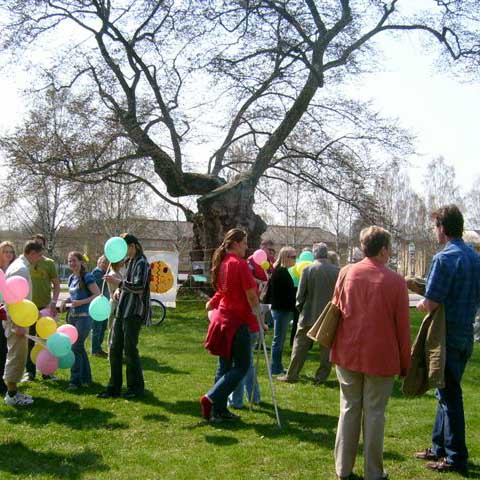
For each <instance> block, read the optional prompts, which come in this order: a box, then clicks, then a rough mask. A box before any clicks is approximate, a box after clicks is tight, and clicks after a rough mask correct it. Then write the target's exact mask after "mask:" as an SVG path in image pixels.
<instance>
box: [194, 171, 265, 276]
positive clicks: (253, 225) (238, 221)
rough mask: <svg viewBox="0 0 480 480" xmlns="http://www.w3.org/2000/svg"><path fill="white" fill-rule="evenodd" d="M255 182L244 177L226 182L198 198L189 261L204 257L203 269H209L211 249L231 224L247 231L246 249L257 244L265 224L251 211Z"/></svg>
mask: <svg viewBox="0 0 480 480" xmlns="http://www.w3.org/2000/svg"><path fill="white" fill-rule="evenodd" d="M254 194H255V185H254V184H253V182H252V181H251V179H249V178H248V177H243V178H242V177H240V178H239V179H237V180H235V181H233V182H229V183H228V184H226V185H223V186H222V187H219V188H217V189H215V190H213V191H212V192H210V193H208V194H206V195H203V196H202V197H200V198H199V199H198V202H197V203H198V213H196V214H194V215H193V216H192V218H191V220H192V222H193V237H194V242H193V251H192V255H191V256H192V260H193V261H204V262H206V264H205V273H207V272H208V271H209V269H210V261H211V258H212V255H213V252H214V250H215V249H216V248H217V247H218V246H219V245H220V244H221V243H222V240H223V237H224V235H225V233H226V232H227V231H228V230H230V229H231V228H235V227H238V228H243V229H245V230H246V231H247V233H248V245H249V248H250V249H255V248H258V246H259V244H260V237H261V235H262V233H263V232H264V231H265V230H266V228H267V225H266V223H265V222H264V221H263V220H262V219H261V217H260V216H259V215H257V214H256V213H255V212H254V211H253V203H254Z"/></svg>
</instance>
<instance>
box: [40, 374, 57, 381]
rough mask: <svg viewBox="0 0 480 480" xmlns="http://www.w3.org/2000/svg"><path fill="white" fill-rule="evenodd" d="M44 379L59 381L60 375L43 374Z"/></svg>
mask: <svg viewBox="0 0 480 480" xmlns="http://www.w3.org/2000/svg"><path fill="white" fill-rule="evenodd" d="M42 379H43V380H51V381H52V382H57V381H58V377H56V376H55V375H42Z"/></svg>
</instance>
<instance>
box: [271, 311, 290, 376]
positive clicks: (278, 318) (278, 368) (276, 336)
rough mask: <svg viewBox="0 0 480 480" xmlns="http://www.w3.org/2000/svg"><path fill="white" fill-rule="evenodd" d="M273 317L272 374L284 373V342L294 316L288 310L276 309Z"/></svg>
mask: <svg viewBox="0 0 480 480" xmlns="http://www.w3.org/2000/svg"><path fill="white" fill-rule="evenodd" d="M272 317H273V340H272V363H271V370H272V375H280V374H282V373H283V364H282V353H283V344H284V343H285V338H286V336H287V331H288V326H289V324H290V321H291V320H292V318H293V312H292V311H288V310H274V309H273V308H272Z"/></svg>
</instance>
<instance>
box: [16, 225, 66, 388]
mask: <svg viewBox="0 0 480 480" xmlns="http://www.w3.org/2000/svg"><path fill="white" fill-rule="evenodd" d="M32 240H33V241H35V242H38V243H40V244H41V245H42V247H43V249H44V251H45V248H46V246H47V241H46V239H45V237H44V236H43V235H41V234H40V233H37V235H35V236H34V237H33V238H32ZM30 276H31V278H32V302H33V303H34V304H35V305H36V306H37V308H38V310H39V311H40V310H43V309H45V308H47V309H48V310H49V312H50V316H51V317H52V318H54V319H56V317H57V301H58V296H59V295H60V279H59V278H58V273H57V267H56V266H55V262H54V261H53V260H52V259H51V258H48V257H46V256H45V255H43V256H42V259H41V260H40V261H39V262H38V263H37V264H36V265H34V266H32V267H31V268H30ZM29 333H30V335H36V326H35V324H34V325H32V326H31V327H30V331H29ZM34 346H35V342H34V341H33V340H28V355H27V368H26V370H27V371H26V372H25V375H24V376H23V378H22V382H29V381H32V380H35V375H36V373H37V369H36V366H35V364H34V363H33V362H32V359H31V358H30V352H31V351H32V348H33V347H34ZM42 378H43V379H44V380H55V379H56V377H55V376H54V375H42Z"/></svg>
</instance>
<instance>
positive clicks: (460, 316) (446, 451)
mask: <svg viewBox="0 0 480 480" xmlns="http://www.w3.org/2000/svg"><path fill="white" fill-rule="evenodd" d="M432 220H433V222H434V230H435V235H436V237H437V240H438V243H439V244H440V245H443V246H444V247H443V250H442V251H441V252H439V253H437V254H436V255H435V256H434V257H433V261H432V265H431V267H430V273H429V274H428V278H427V285H426V288H425V295H424V297H425V298H423V299H422V300H421V301H420V302H419V303H418V305H417V309H418V310H420V311H421V312H433V311H434V310H436V309H437V308H438V306H439V305H440V304H443V306H444V310H445V320H446V363H445V387H444V388H439V389H437V391H436V397H437V399H438V406H437V414H436V417H435V423H434V426H433V433H432V445H431V447H429V448H427V449H426V450H424V451H421V452H417V453H416V454H415V457H416V458H419V459H422V460H430V462H429V463H427V465H426V466H427V468H429V469H431V470H434V471H437V472H447V471H458V472H460V473H466V471H467V461H468V449H467V445H466V441H465V414H464V410H463V397H462V386H461V381H462V376H463V372H464V371H465V367H466V365H467V362H468V360H469V358H470V356H471V355H472V351H473V322H474V318H475V312H476V311H477V308H478V306H479V303H480V257H479V256H478V254H477V253H475V251H474V250H473V249H472V248H471V247H469V246H467V245H466V244H465V242H464V241H463V240H462V234H463V215H462V213H461V212H460V210H459V209H458V207H457V206H456V205H447V206H444V207H441V208H439V209H438V210H436V211H435V212H433V214H432Z"/></svg>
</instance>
